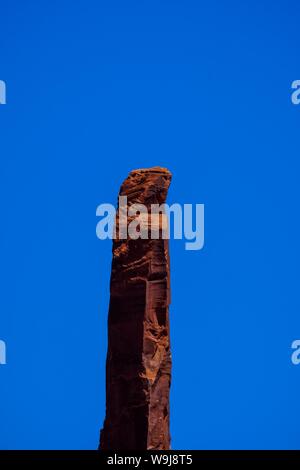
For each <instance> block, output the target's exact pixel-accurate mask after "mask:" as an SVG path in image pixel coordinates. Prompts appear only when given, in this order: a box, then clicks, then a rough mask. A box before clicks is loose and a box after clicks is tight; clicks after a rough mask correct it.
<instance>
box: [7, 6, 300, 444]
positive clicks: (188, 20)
mask: <svg viewBox="0 0 300 470" xmlns="http://www.w3.org/2000/svg"><path fill="white" fill-rule="evenodd" d="M299 24H300V7H299V3H298V2H297V1H296V0H295V1H291V0H282V1H278V0H273V1H271V0H270V1H267V0H259V1H258V0H256V1H253V0H251V1H250V0H246V1H243V2H241V1H238V0H236V1H230V0H229V1H226V2H225V1H220V0H218V1H189V0H185V1H183V0H182V1H176V0H174V1H171V0H161V1H156V0H152V1H150V0H148V1H145V0H144V1H141V0H139V1H137V0H136V1H126V2H125V1H121V0H119V1H114V0H112V1H99V0H98V1H96V0H85V1H83V0H77V1H71V0H59V1H58V0H56V1H37V0H35V1H33V0H28V1H26V2H24V1H21V0H19V1H16V0H10V1H7V2H5V1H3V0H1V1H0V79H1V80H5V81H6V83H7V105H5V106H0V135H1V158H0V201H1V232H0V237H1V240H0V247H1V263H0V266H1V279H0V280H1V296H0V315H1V316H0V338H1V339H3V340H5V341H6V343H7V361H8V364H7V365H5V366H0V390H1V401H0V448H2V449H15V448H22V449H34V448H38V449H45V448H47V449H48V448H50V449H52V448H55V449H60V448H62V449H63V448H68V449H77V448H80V449H90V448H91V449H93V448H96V447H97V444H98V432H99V428H100V427H101V426H102V422H103V415H104V404H105V396H104V387H105V382H104V379H105V377H104V366H105V355H106V319H107V309H108V300H109V296H108V287H109V284H108V283H109V275H110V263H111V242H109V241H100V240H98V239H97V238H96V235H95V228H96V223H97V219H96V216H95V211H96V207H97V205H98V204H100V203H102V202H111V203H115V201H116V197H117V193H118V189H119V185H120V184H121V182H122V180H123V179H124V178H125V177H126V176H127V174H128V172H129V171H130V170H131V169H134V168H139V167H147V166H153V165H160V166H166V167H168V168H169V169H170V170H171V171H172V173H173V181H172V186H171V189H170V193H169V202H170V203H172V202H179V203H189V202H190V203H204V204H205V208H206V209H205V210H206V213H205V215H206V232H205V248H204V249H203V250H202V251H199V252H192V251H190V252H188V251H185V249H184V242H183V241H172V242H171V275H172V278H171V281H172V305H171V328H172V348H173V363H174V367H173V383H172V396H171V399H172V403H171V408H172V413H171V430H172V447H173V448H174V449H189V448H194V449H215V448H222V449H228V448H230V449H231V448H256V449H260V448H269V449H276V448H299V447H300V444H299V443H300V430H299V419H300V401H299V398H298V397H299V388H300V366H298V367H297V366H293V365H292V363H291V360H290V356H291V348H290V346H291V343H292V341H293V340H295V339H300V298H299V266H300V249H299V239H300V223H299V202H300V186H299V170H300V163H299V158H300V155H299V126H300V106H295V105H292V103H291V99H290V95H291V91H290V87H291V82H292V81H293V80H296V79H300V63H299V42H300V41H299Z"/></svg>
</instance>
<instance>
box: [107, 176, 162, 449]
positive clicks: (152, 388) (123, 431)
mask: <svg viewBox="0 0 300 470" xmlns="http://www.w3.org/2000/svg"><path fill="white" fill-rule="evenodd" d="M170 181H171V174H170V172H169V171H168V170H166V169H164V168H160V167H153V168H149V169H140V170H134V171H132V172H131V173H130V174H129V176H128V178H127V179H126V180H125V181H124V183H123V185H122V186H121V189H120V195H121V196H127V200H128V208H129V207H130V206H131V205H132V204H133V203H142V204H144V205H145V206H147V208H148V209H149V212H150V206H151V204H162V203H164V202H165V201H166V196H167V191H168V188H169V185H170ZM119 220H120V211H118V213H117V217H116V228H117V236H118V233H119ZM129 222H130V221H129ZM160 224H162V221H161V220H160ZM160 228H161V225H160ZM169 303H170V278H169V249H168V240H164V239H162V238H161V233H160V238H159V239H156V240H153V239H150V238H149V239H141V238H139V239H137V240H133V239H129V238H128V239H115V240H114V241H113V260H112V272H111V283H110V306H109V315H108V352H107V360H106V417H105V421H104V426H103V429H102V430H101V434H100V446H99V447H100V449H103V450H145V449H163V450H166V449H169V448H170V434H169V390H170V381H171V353H170V337H169Z"/></svg>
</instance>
